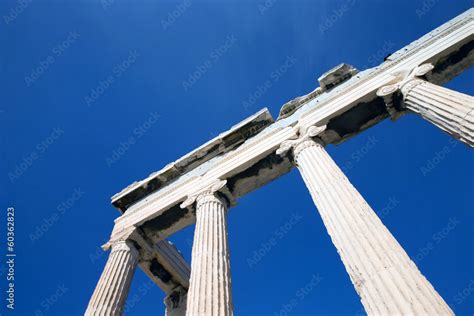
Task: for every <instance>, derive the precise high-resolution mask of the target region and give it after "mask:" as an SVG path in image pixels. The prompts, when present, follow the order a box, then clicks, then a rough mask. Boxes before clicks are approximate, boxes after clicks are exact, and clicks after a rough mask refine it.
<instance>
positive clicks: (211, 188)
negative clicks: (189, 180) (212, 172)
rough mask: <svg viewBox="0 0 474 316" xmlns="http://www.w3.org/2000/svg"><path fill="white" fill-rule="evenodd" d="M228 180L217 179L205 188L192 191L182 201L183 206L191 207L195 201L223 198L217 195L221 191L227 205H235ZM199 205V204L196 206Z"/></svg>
mask: <svg viewBox="0 0 474 316" xmlns="http://www.w3.org/2000/svg"><path fill="white" fill-rule="evenodd" d="M226 184H227V180H220V179H217V180H216V181H214V182H213V183H212V184H211V185H208V186H206V187H204V188H201V189H199V190H197V191H196V192H193V193H191V194H190V195H188V197H187V199H186V200H184V202H183V203H181V205H180V207H181V208H186V207H191V206H193V205H194V204H195V203H197V204H201V203H205V202H206V201H207V200H209V199H219V200H220V199H221V197H219V196H217V195H216V193H217V192H220V193H221V194H222V195H223V196H224V197H225V200H226V201H225V202H226V204H227V206H234V205H235V199H234V198H233V196H232V194H231V192H230V191H229V189H228V188H227V186H226ZM196 207H197V206H196Z"/></svg>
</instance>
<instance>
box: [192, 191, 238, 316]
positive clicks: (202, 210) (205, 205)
mask: <svg viewBox="0 0 474 316" xmlns="http://www.w3.org/2000/svg"><path fill="white" fill-rule="evenodd" d="M218 188H219V185H218V186H217V187H216V186H214V188H211V189H209V190H206V191H204V192H201V193H200V194H199V195H198V196H197V197H196V198H195V201H196V228H195V231H194V242H193V249H192V260H191V279H190V285H189V290H188V298H187V299H188V302H187V308H186V315H193V316H194V315H206V316H209V315H216V316H217V315H218V316H226V315H233V306H232V293H231V275H230V260H229V245H228V241H227V219H226V213H227V202H226V201H225V200H224V199H223V198H222V197H220V196H219V195H218V194H217V193H216V191H217V190H218Z"/></svg>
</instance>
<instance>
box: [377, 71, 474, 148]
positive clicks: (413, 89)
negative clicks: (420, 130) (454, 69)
mask: <svg viewBox="0 0 474 316" xmlns="http://www.w3.org/2000/svg"><path fill="white" fill-rule="evenodd" d="M432 69H433V66H432V65H431V64H424V65H422V66H420V67H418V68H416V69H415V70H414V71H413V72H412V73H411V74H410V75H408V76H407V77H406V78H404V80H402V81H401V82H399V83H397V84H393V85H390V86H385V87H382V88H381V89H379V91H378V92H377V94H378V95H379V96H383V97H386V96H387V95H390V94H392V93H394V92H396V91H400V92H401V94H402V97H403V102H402V105H401V106H402V108H404V109H406V110H409V111H410V112H413V113H416V114H419V115H420V116H421V117H423V118H424V119H425V120H427V121H428V122H430V123H432V124H434V125H435V126H437V127H439V128H440V129H442V130H443V131H445V132H446V133H448V134H449V135H451V136H452V137H454V138H456V139H459V140H460V141H462V142H463V143H465V144H467V145H468V146H470V147H474V112H473V111H474V97H472V96H469V95H466V94H463V93H460V92H457V91H453V90H450V89H447V88H444V87H441V86H438V85H435V84H432V83H430V82H428V81H426V80H424V79H421V78H420V77H421V76H423V75H425V74H427V73H428V72H430V71H431V70H432Z"/></svg>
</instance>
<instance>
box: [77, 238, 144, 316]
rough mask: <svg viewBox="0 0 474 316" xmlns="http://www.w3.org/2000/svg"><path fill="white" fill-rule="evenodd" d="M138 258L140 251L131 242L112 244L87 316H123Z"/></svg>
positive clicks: (86, 313) (88, 307) (120, 241)
mask: <svg viewBox="0 0 474 316" xmlns="http://www.w3.org/2000/svg"><path fill="white" fill-rule="evenodd" d="M138 258H139V254H138V251H137V249H136V248H135V246H134V245H133V244H132V242H131V241H128V240H119V241H116V242H114V243H113V244H112V250H111V252H110V255H109V259H108V260H107V264H106V265H105V268H104V271H103V272H102V275H101V276H100V279H99V282H98V283H97V286H96V288H95V291H94V294H93V295H92V298H91V299H90V301H89V305H88V306H87V310H86V312H85V315H87V316H89V315H90V316H92V315H94V316H96V315H100V316H109V315H110V316H117V315H122V314H123V311H124V308H125V301H126V299H127V295H128V291H129V289H130V284H131V283H132V279H133V274H134V272H135V268H136V267H137V263H138Z"/></svg>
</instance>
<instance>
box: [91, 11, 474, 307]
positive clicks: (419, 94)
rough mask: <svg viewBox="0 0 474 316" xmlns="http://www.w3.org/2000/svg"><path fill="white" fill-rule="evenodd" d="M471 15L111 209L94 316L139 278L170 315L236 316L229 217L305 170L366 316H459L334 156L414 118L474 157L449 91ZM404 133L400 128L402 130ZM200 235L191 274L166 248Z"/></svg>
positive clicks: (465, 54)
mask: <svg viewBox="0 0 474 316" xmlns="http://www.w3.org/2000/svg"><path fill="white" fill-rule="evenodd" d="M473 18H474V9H470V10H468V11H466V12H464V13H462V14H461V15H459V16H457V17H455V18H454V19H452V20H450V21H448V22H446V23H445V24H443V25H441V26H440V27H438V28H437V29H435V30H433V31H432V32H430V33H428V34H426V35H425V36H423V37H421V38H419V39H417V40H415V41H414V42H412V43H411V44H409V45H407V46H405V47H403V48H401V49H399V50H398V51H396V52H394V53H393V54H391V55H389V56H388V57H386V58H385V61H384V62H383V63H382V64H380V65H379V66H376V67H374V68H370V69H366V70H363V71H359V70H357V69H356V68H354V67H353V66H351V65H349V64H340V65H338V66H336V67H335V68H333V69H331V70H329V71H328V72H326V73H325V74H323V75H322V76H320V77H319V79H318V82H319V87H317V88H316V89H315V90H314V91H312V92H310V93H309V94H307V95H304V96H301V97H298V98H296V99H294V100H292V101H290V102H288V103H286V104H284V105H283V107H282V108H281V110H280V113H279V116H278V118H277V119H276V120H274V119H273V118H272V116H271V114H270V113H269V111H268V110H267V109H266V108H265V109H262V110H260V111H259V112H257V113H255V114H254V115H252V116H250V117H248V118H247V119H245V120H244V121H242V122H240V123H238V124H237V125H234V126H233V127H232V128H230V129H229V130H228V131H226V132H223V133H221V134H220V135H219V136H217V137H215V138H214V139H212V140H210V141H208V142H207V143H205V144H203V145H202V146H200V147H199V148H197V149H195V150H193V151H191V152H190V153H188V154H186V155H185V156H183V157H181V158H179V159H178V160H176V161H175V162H172V163H170V164H168V165H167V166H165V167H164V168H163V169H161V170H159V171H157V172H154V173H152V174H151V175H149V176H148V177H147V178H145V179H143V180H141V181H138V182H135V183H133V184H131V185H130V186H128V187H126V188H125V189H124V190H122V191H121V192H119V193H117V194H116V195H114V196H113V197H112V204H113V206H114V207H115V208H117V209H118V210H119V211H120V213H121V215H120V216H119V217H118V218H117V219H116V220H115V225H114V228H113V231H112V233H111V236H110V239H109V241H108V242H107V243H106V244H105V245H103V249H104V250H110V255H109V258H108V260H107V263H106V266H105V268H104V270H103V273H102V275H101V277H100V279H99V281H98V283H97V286H96V288H95V291H94V293H93V294H92V297H91V299H90V302H89V305H88V307H87V310H86V315H122V313H123V311H124V307H125V302H126V299H127V295H128V291H129V288H130V284H131V281H132V279H133V275H134V271H135V270H136V267H137V266H139V267H140V268H141V269H142V270H143V271H144V272H145V273H146V274H147V276H148V277H149V278H150V279H152V280H153V281H154V283H156V285H157V286H159V287H160V288H161V289H162V290H163V291H164V292H165V293H166V295H167V296H166V299H165V301H164V304H165V306H166V314H167V315H170V316H171V315H232V314H233V301H232V282H231V268H230V257H229V253H230V251H231V249H229V245H228V241H227V219H226V215H227V211H228V210H229V209H230V208H232V207H235V208H238V206H237V205H236V204H237V203H236V201H237V200H238V199H240V198H243V197H244V196H245V195H246V194H247V193H249V192H251V191H254V190H256V189H258V188H259V187H261V186H263V185H265V184H267V183H269V182H271V181H272V180H274V179H276V178H278V177H280V176H282V175H284V174H286V173H288V172H289V171H290V170H291V169H292V168H293V167H296V168H297V169H298V170H299V172H300V174H301V176H302V178H303V181H304V183H305V184H306V186H307V188H308V191H309V194H310V195H311V197H312V199H313V201H314V204H315V206H316V209H317V211H318V212H319V214H320V215H321V218H322V220H323V222H324V225H325V227H326V229H327V232H328V234H329V236H330V237H331V240H332V242H333V244H334V246H335V247H336V250H337V252H338V254H339V255H340V258H341V260H342V262H343V264H344V266H345V269H346V271H347V273H348V275H349V278H350V280H351V282H352V284H353V286H354V288H355V290H356V292H357V294H358V295H359V296H360V300H361V303H362V305H363V307H364V309H365V311H366V312H367V314H369V315H452V314H453V311H452V310H451V308H450V307H449V306H448V304H447V303H446V302H445V300H444V299H443V298H442V297H441V296H440V295H439V294H438V292H437V291H436V289H435V288H434V287H433V286H432V285H431V283H430V282H429V280H427V279H426V278H425V277H424V276H423V274H422V272H421V271H420V270H419V269H418V267H417V266H416V264H415V263H414V261H413V260H411V259H410V256H409V255H408V254H407V253H406V252H405V250H404V249H403V247H402V245H400V244H399V243H398V241H397V240H396V238H395V236H393V235H392V234H391V232H390V231H389V230H388V229H387V228H386V227H385V225H384V224H383V223H382V221H381V220H380V218H379V217H378V216H377V215H376V213H375V212H374V210H373V209H372V208H371V207H370V206H369V205H368V203H367V202H366V201H365V199H364V198H363V197H362V195H361V194H360V193H359V192H358V191H357V189H356V188H355V187H354V186H353V185H352V184H351V182H350V181H349V179H348V178H347V177H346V175H345V174H344V173H343V171H342V170H341V169H340V168H339V167H338V166H337V164H336V163H335V162H334V160H333V159H332V158H331V156H330V155H329V154H328V153H327V152H326V150H325V146H327V145H329V144H335V145H340V144H342V143H344V141H345V140H347V139H349V138H351V137H354V136H357V135H358V134H359V133H362V132H363V131H365V130H366V129H368V128H370V127H371V126H374V125H375V124H377V123H379V122H381V121H382V120H385V119H387V118H388V119H391V120H393V121H396V120H398V119H403V116H404V115H405V114H412V115H417V116H419V117H420V119H424V120H426V121H428V122H430V123H431V124H433V125H435V126H436V127H438V128H439V129H441V130H442V131H443V132H445V133H447V134H449V135H450V136H452V137H453V138H455V139H457V140H458V141H460V142H462V143H463V144H465V145H466V146H469V147H474V113H473V110H474V98H473V97H472V96H469V95H466V94H463V93H460V92H457V91H453V90H451V89H448V88H445V87H443V84H445V83H446V82H448V81H450V80H451V79H452V78H454V77H455V76H457V75H459V74H460V73H462V72H463V71H464V70H466V69H469V68H470V67H471V66H472V65H473V64H474V19H473ZM395 124H396V122H395ZM193 224H195V231H194V241H193V247H192V261H191V265H189V264H188V263H187V262H186V261H185V260H184V258H183V257H182V255H181V253H180V252H179V250H178V249H176V247H175V246H174V245H173V244H171V243H170V242H169V241H168V240H167V238H168V237H169V236H171V235H172V234H174V233H177V232H179V231H180V230H182V229H183V228H185V227H188V226H190V225H193Z"/></svg>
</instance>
